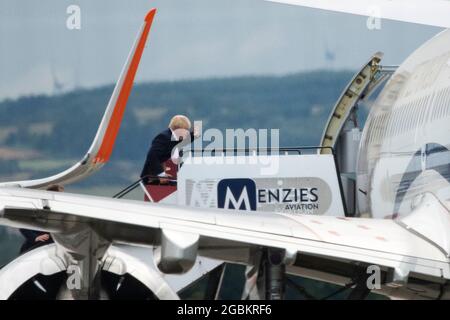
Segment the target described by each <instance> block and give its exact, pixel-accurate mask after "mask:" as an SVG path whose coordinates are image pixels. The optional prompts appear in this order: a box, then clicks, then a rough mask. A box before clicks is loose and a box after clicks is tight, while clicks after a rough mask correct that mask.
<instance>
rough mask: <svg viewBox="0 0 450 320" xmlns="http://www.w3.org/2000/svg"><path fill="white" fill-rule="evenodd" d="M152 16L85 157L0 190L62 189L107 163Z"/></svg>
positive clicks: (142, 30) (0, 184) (123, 71)
mask: <svg viewBox="0 0 450 320" xmlns="http://www.w3.org/2000/svg"><path fill="white" fill-rule="evenodd" d="M155 13H156V9H152V10H150V11H149V12H148V13H147V15H146V16H145V20H144V23H143V24H142V27H141V29H140V30H139V32H138V34H137V37H136V40H135V42H134V44H133V47H132V48H131V50H130V53H129V55H128V58H127V60H126V62H125V65H124V66H123V69H122V72H121V74H120V77H119V80H118V81H117V83H116V86H115V87H114V91H113V93H112V95H111V98H110V100H109V102H108V105H107V107H106V110H105V113H104V114H103V118H102V120H101V123H100V126H99V127H98V129H97V134H96V135H95V138H94V140H93V141H92V144H91V146H90V148H89V150H88V151H87V153H86V154H85V156H84V157H83V158H82V159H81V160H80V161H79V162H78V163H76V164H74V165H73V166H72V167H70V168H69V169H67V170H65V171H63V172H61V173H58V174H56V175H53V176H50V177H47V178H42V179H36V180H26V181H13V182H5V183H0V187H1V186H20V187H24V188H36V189H39V188H45V187H47V186H49V185H52V184H62V185H66V184H69V183H73V182H75V181H78V180H81V179H83V178H85V177H87V176H89V175H91V174H92V173H94V172H96V171H97V170H99V169H100V168H101V167H102V166H103V165H104V164H105V163H106V162H107V161H108V160H109V157H110V156H111V153H112V150H113V147H114V142H115V140H116V137H117V134H118V132H119V128H120V123H121V121H122V118H123V114H124V112H125V108H126V105H127V101H128V97H129V95H130V92H131V89H132V86H133V81H134V77H135V75H136V71H137V69H138V66H139V62H140V60H141V57H142V53H143V51H144V48H145V43H146V41H147V38H148V35H149V32H150V27H151V25H152V22H153V18H154V16H155Z"/></svg>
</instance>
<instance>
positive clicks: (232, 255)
mask: <svg viewBox="0 0 450 320" xmlns="http://www.w3.org/2000/svg"><path fill="white" fill-rule="evenodd" d="M277 2H285V3H290V4H297V5H304V6H309V7H316V8H320V9H327V10H337V9H336V3H338V2H339V3H340V4H341V3H342V7H340V8H339V10H338V11H342V12H348V13H353V14H362V15H365V14H366V9H365V7H364V6H363V5H362V3H365V1H350V0H345V1H344V0H341V1H319V0H317V1H301V0H298V1H295V0H292V1H277ZM367 2H368V1H367ZM412 2H414V6H409V4H410V3H412ZM371 3H379V4H380V6H381V8H382V10H381V11H380V12H381V17H382V18H384V17H386V18H388V19H395V20H400V21H407V22H418V23H423V24H429V25H436V26H441V27H445V28H448V27H450V23H449V22H448V19H447V17H448V16H450V2H449V1H438V0H434V1H371ZM405 8H407V10H406V9H405ZM404 9H405V10H404ZM408 10H413V11H408ZM405 12H406V13H407V14H405ZM412 12H413V13H414V15H412V14H411V13H412ZM383 13H386V16H384V15H383ZM153 15H154V11H151V12H150V13H149V15H147V17H146V19H145V22H144V25H143V27H142V30H141V31H140V32H139V34H138V38H137V40H136V43H135V45H134V46H133V48H132V51H131V53H130V56H129V58H128V60H127V63H126V64H125V67H124V69H123V71H122V74H121V76H120V78H119V81H118V83H117V85H116V88H115V89H114V92H113V95H112V97H111V100H110V102H109V104H108V107H107V109H106V111H105V115H104V117H103V119H102V122H101V124H100V127H99V130H98V132H97V135H96V137H95V139H94V142H93V144H92V146H91V147H90V149H89V151H88V153H87V154H86V156H85V157H84V158H83V160H82V161H80V162H79V163H78V164H76V165H75V166H74V167H72V168H70V169H68V170H67V171H65V172H63V173H61V174H58V175H56V176H53V177H49V178H44V179H39V180H31V181H18V182H7V183H2V184H1V187H0V224H2V225H6V226H11V227H16V228H28V229H36V230H44V231H48V232H51V233H52V236H53V238H54V240H55V244H54V245H49V246H46V247H41V248H39V249H36V250H33V251H30V252H28V253H26V254H25V255H23V256H20V257H19V258H18V259H16V260H15V261H13V262H12V263H10V264H9V265H7V266H5V267H4V268H3V269H1V270H0V298H2V299H11V298H20V297H21V294H23V292H24V291H26V288H27V285H28V287H29V284H30V283H31V284H32V283H34V284H35V285H36V286H38V285H40V286H41V287H43V286H44V288H43V291H42V292H44V291H45V292H47V293H48V291H49V289H48V288H47V287H45V284H46V283H47V282H49V280H48V279H54V278H55V277H61V279H66V278H67V277H68V278H70V276H71V275H72V273H71V272H70V270H74V269H73V267H76V268H78V269H76V270H80V271H79V272H80V275H81V287H79V286H78V287H77V286H73V287H71V286H69V285H66V282H64V281H62V280H59V281H60V282H58V283H63V285H60V286H58V287H57V288H56V289H54V290H56V291H55V293H54V296H56V297H57V298H61V299H63V298H75V299H86V298H94V299H95V298H103V297H104V298H111V296H112V295H113V294H114V290H115V291H116V292H117V291H118V290H119V289H118V288H119V287H120V283H121V281H124V280H123V279H128V280H125V281H129V282H132V281H131V280H130V278H132V279H134V280H136V281H137V282H136V283H139V285H137V284H135V287H134V288H135V291H134V293H135V294H136V293H137V292H140V293H141V294H142V296H141V297H149V296H152V297H155V298H159V299H176V298H178V295H177V290H178V289H174V287H173V286H171V285H169V282H168V280H167V279H168V278H167V277H168V276H167V274H181V273H184V272H188V271H189V270H190V269H191V268H192V267H193V266H195V265H196V261H197V262H198V260H199V259H205V258H212V259H216V260H205V261H210V263H211V267H210V268H205V269H204V270H203V271H201V272H200V273H202V272H207V271H209V270H210V269H211V268H213V267H215V266H216V265H217V264H218V262H217V261H225V262H229V263H239V264H245V265H247V266H250V267H253V269H252V270H253V271H255V273H252V272H249V274H248V285H247V287H246V294H247V296H248V297H261V296H262V295H263V297H265V298H277V297H280V295H282V292H283V285H284V279H285V274H286V273H288V274H292V275H298V276H302V277H307V278H311V279H316V280H321V281H325V282H329V283H334V284H339V285H343V286H347V287H349V288H350V287H351V288H353V292H352V294H353V297H356V298H358V297H364V296H365V295H366V294H367V290H366V289H367V282H366V281H367V280H368V276H370V275H371V274H369V273H368V270H375V269H377V270H379V283H378V284H376V285H375V286H374V287H371V288H369V289H370V290H372V291H373V292H376V293H379V294H382V295H386V296H388V297H391V298H397V299H448V298H450V286H449V280H450V260H449V257H450V151H449V150H450V126H449V122H450V31H448V30H445V31H443V32H441V33H439V34H438V35H436V36H435V37H434V38H432V39H430V40H429V41H428V42H427V43H425V44H424V45H422V46H421V47H420V48H418V49H417V50H416V51H415V52H413V53H412V54H411V55H410V56H409V57H408V58H407V59H406V61H404V62H403V63H402V64H401V65H400V66H399V68H398V69H397V70H396V71H395V73H394V74H393V75H392V76H391V78H390V80H389V81H388V82H387V84H386V85H385V87H384V88H383V89H382V91H381V93H380V94H379V97H378V98H377V100H376V102H375V104H374V105H373V106H372V107H371V111H370V114H369V117H368V119H367V122H366V125H365V127H364V129H363V133H362V138H361V143H360V146H359V152H358V161H357V172H356V178H357V192H356V194H357V199H356V200H357V203H358V207H359V211H360V212H361V213H364V214H365V215H364V218H363V217H348V216H336V215H337V214H335V216H333V214H332V213H327V214H326V215H324V214H319V215H304V214H290V213H286V212H267V211H264V212H259V211H241V210H228V209H213V208H197V207H192V206H180V205H169V204H162V203H148V202H143V201H133V200H124V199H110V198H104V197H95V196H87V195H80V194H69V193H55V192H49V191H43V190H39V189H45V187H46V186H49V185H51V184H55V183H59V184H68V183H71V182H74V181H77V180H80V179H82V178H84V177H85V176H87V175H88V174H92V173H94V172H95V171H96V170H98V169H99V168H100V167H101V165H103V164H104V163H105V162H106V161H107V160H108V158H109V155H110V153H111V150H112V147H113V144H114V140H115V137H116V135H117V132H118V128H119V125H120V120H121V117H122V114H123V112H124V109H125V105H126V100H127V97H128V94H129V91H130V89H131V86H132V82H133V78H134V74H135V72H136V69H137V64H138V63H139V59H140V56H141V54H142V51H143V48H144V44H145V41H146V38H147V35H148V32H149V29H150V25H151V22H152V19H153ZM182 171H183V168H181V171H180V173H181V172H182ZM245 174H246V172H243V173H242V176H243V177H245ZM340 192H341V190H339V189H337V190H336V189H334V190H333V193H334V194H339V193H340ZM339 196H340V195H339ZM119 244H121V245H119ZM124 244H125V245H124ZM135 246H136V250H141V251H140V253H139V255H142V254H145V253H146V252H148V255H149V256H153V258H152V259H150V260H152V261H153V262H151V261H150V260H149V261H150V262H148V261H147V262H146V263H144V262H143V260H142V259H139V258H137V257H136V256H135V255H133V254H132V253H131V251H132V250H131V249H130V248H133V247H135ZM101 270H103V271H101ZM100 275H101V276H100ZM114 277H116V278H114ZM127 277H128V278H127ZM180 277H181V278H182V277H183V276H180ZM261 277H262V278H264V279H267V280H269V281H266V282H265V284H266V285H264V283H261V282H260V281H258V279H260V278H261ZM105 279H106V280H108V279H109V280H110V281H112V283H114V284H115V285H117V286H116V287H115V288H116V289H114V290H113V289H110V288H109V289H108V288H107V286H108V285H105V282H104V281H105ZM111 279H113V280H111ZM114 279H115V280H114ZM46 281H47V282H46ZM61 281H62V282H61ZM114 281H116V282H114ZM36 282H38V284H36ZM182 286H184V285H180V287H182ZM138 289H139V290H140V291H139V290H138ZM370 290H369V291H370ZM255 291H256V292H257V294H256V295H255ZM261 292H263V294H261Z"/></svg>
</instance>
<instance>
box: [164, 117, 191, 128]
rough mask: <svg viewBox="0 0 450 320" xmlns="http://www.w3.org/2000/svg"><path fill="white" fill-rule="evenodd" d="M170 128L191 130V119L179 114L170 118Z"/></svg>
mask: <svg viewBox="0 0 450 320" xmlns="http://www.w3.org/2000/svg"><path fill="white" fill-rule="evenodd" d="M169 128H170V129H172V130H177V129H185V130H190V129H191V121H190V120H189V119H188V117H186V116H183V115H181V114H179V115H176V116H174V117H173V118H172V119H170V122H169Z"/></svg>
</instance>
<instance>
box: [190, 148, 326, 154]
mask: <svg viewBox="0 0 450 320" xmlns="http://www.w3.org/2000/svg"><path fill="white" fill-rule="evenodd" d="M324 149H329V150H331V153H332V154H334V149H333V148H332V147H329V146H305V147H282V148H258V147H255V148H223V149H187V150H184V153H185V155H186V154H190V155H194V156H203V154H204V153H208V154H210V155H212V156H216V154H222V153H224V154H225V155H235V154H237V153H244V154H245V155H254V154H256V155H259V154H260V153H262V152H264V155H273V154H278V155H281V154H282V153H284V154H286V155H287V154H289V153H297V154H298V155H303V154H305V151H307V150H312V151H313V150H317V151H319V150H324Z"/></svg>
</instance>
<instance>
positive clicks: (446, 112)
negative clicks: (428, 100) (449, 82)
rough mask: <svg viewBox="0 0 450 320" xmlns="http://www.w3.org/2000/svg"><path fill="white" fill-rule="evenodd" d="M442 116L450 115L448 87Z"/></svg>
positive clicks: (449, 90)
mask: <svg viewBox="0 0 450 320" xmlns="http://www.w3.org/2000/svg"><path fill="white" fill-rule="evenodd" d="M442 109H443V110H442V117H444V116H445V115H447V116H450V88H447V90H446V93H445V102H444V104H443V105H442Z"/></svg>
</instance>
